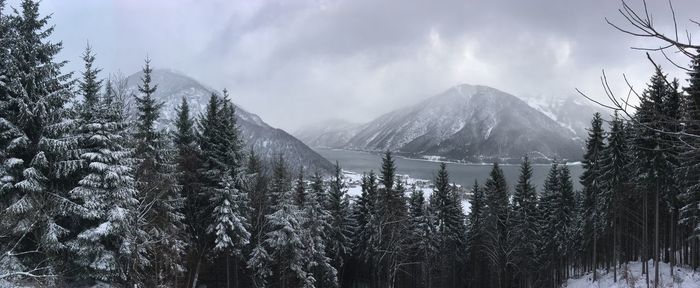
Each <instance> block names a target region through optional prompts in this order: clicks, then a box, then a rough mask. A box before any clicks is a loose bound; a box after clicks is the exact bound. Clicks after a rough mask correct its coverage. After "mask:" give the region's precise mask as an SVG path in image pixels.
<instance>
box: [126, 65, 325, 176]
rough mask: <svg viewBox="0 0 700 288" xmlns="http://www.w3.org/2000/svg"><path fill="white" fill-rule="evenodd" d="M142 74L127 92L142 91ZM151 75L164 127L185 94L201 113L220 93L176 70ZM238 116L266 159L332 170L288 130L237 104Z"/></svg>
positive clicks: (171, 120)
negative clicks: (210, 98)
mask: <svg viewBox="0 0 700 288" xmlns="http://www.w3.org/2000/svg"><path fill="white" fill-rule="evenodd" d="M142 75H143V73H142V72H138V73H135V74H133V75H130V76H129V77H127V87H126V91H127V93H133V94H134V95H137V94H138V88H137V85H138V84H140V83H141V77H142ZM151 76H152V80H153V83H154V84H157V85H158V89H157V90H156V93H155V97H156V99H157V100H158V101H159V102H163V104H164V105H163V108H162V109H161V118H160V119H159V125H162V126H164V127H172V125H173V123H174V121H175V119H176V112H175V107H177V106H178V105H179V104H180V102H181V101H182V98H183V97H184V98H185V99H187V102H188V103H189V105H190V110H191V112H192V115H193V116H197V115H200V113H203V112H204V111H205V109H206V105H207V103H208V101H209V97H210V96H211V95H212V93H219V92H218V91H215V90H214V89H211V88H209V87H206V86H204V85H203V84H201V83H199V82H197V81H196V80H194V79H192V78H190V77H188V76H186V75H184V74H181V73H178V72H175V71H171V70H165V69H157V70H154V71H153V73H152V75H151ZM233 96H234V97H235V95H233ZM234 105H235V104H234ZM236 116H237V117H238V119H237V120H238V126H239V127H240V130H241V132H242V134H243V138H244V139H245V141H246V144H247V145H248V147H249V148H252V149H253V150H254V151H255V153H256V154H258V155H260V156H261V157H262V158H263V159H264V160H267V161H270V160H271V159H272V158H273V157H276V155H279V154H280V153H282V154H284V156H285V159H286V161H287V162H288V164H289V165H290V167H291V168H293V169H296V168H298V167H300V166H304V167H305V168H306V169H307V170H311V171H314V170H318V171H320V172H329V171H332V169H333V165H332V164H331V163H330V162H329V161H328V160H326V159H325V158H323V156H321V155H319V154H318V153H316V152H315V151H313V150H312V149H311V148H309V147H308V146H306V145H305V144H304V143H303V142H301V141H299V140H298V139H296V138H295V137H294V136H292V135H289V134H288V133H287V132H285V131H284V130H281V129H277V128H274V127H272V126H270V125H268V124H267V123H265V122H264V121H263V120H262V119H261V118H260V116H258V115H255V114H253V113H250V112H248V111H246V110H245V109H242V108H241V107H239V106H237V107H236Z"/></svg>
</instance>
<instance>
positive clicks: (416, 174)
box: [314, 148, 583, 191]
mask: <svg viewBox="0 0 700 288" xmlns="http://www.w3.org/2000/svg"><path fill="white" fill-rule="evenodd" d="M314 150H316V152H318V153H319V154H321V156H323V157H325V158H326V159H328V160H329V161H331V162H333V163H335V161H338V162H339V163H340V167H341V168H342V169H344V170H349V171H353V172H358V173H362V172H369V171H370V170H374V171H375V172H378V171H379V170H380V168H381V165H382V155H381V154H378V153H370V152H362V151H351V150H341V149H326V148H314ZM394 162H395V164H396V168H397V170H398V173H399V174H406V175H409V176H410V177H412V178H417V179H425V180H433V179H434V178H435V176H434V175H435V172H436V171H437V169H438V166H439V165H440V164H439V162H433V161H427V160H418V159H408V158H402V157H399V156H396V157H395V160H394ZM500 166H501V169H503V173H504V174H505V176H506V181H508V186H509V188H510V189H512V188H513V186H514V185H515V183H517V181H518V175H519V174H520V166H519V165H506V164H501V165H500ZM532 166H533V169H532V170H533V171H532V178H533V179H532V183H533V184H534V185H535V186H537V189H538V191H541V189H542V187H543V185H544V180H545V178H546V177H547V173H548V172H549V169H550V168H551V165H547V164H533V165H532ZM491 168H492V165H490V164H464V163H447V171H448V172H449V174H450V181H451V182H454V183H457V184H460V185H462V186H463V187H471V186H472V185H473V184H474V180H478V181H479V183H480V184H481V185H483V184H484V182H486V179H487V178H488V176H489V172H491ZM569 170H571V177H572V180H573V182H574V187H575V188H576V189H580V188H581V185H580V184H579V181H578V180H579V177H580V176H581V173H582V172H583V168H582V167H581V165H580V164H570V165H569Z"/></svg>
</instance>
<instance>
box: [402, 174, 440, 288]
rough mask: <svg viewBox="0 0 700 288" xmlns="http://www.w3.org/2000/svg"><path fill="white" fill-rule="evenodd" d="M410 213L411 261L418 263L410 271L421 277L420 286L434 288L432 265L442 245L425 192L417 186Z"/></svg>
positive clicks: (413, 192) (411, 199)
mask: <svg viewBox="0 0 700 288" xmlns="http://www.w3.org/2000/svg"><path fill="white" fill-rule="evenodd" d="M408 213H409V221H410V224H409V234H408V236H407V237H408V238H409V239H408V241H407V242H408V243H409V246H408V249H409V251H410V257H411V258H410V259H409V261H411V262H416V263H417V264H416V265H412V267H411V270H409V271H411V274H413V275H416V274H418V275H420V277H419V278H418V281H419V282H418V284H419V285H420V286H421V287H432V284H433V283H432V277H431V272H432V271H433V269H434V267H433V266H432V264H433V259H434V258H435V255H436V254H437V252H438V248H439V247H440V246H439V245H440V243H439V242H438V239H437V237H436V235H437V230H436V229H435V225H434V223H435V220H434V218H433V217H432V215H431V213H430V210H429V209H428V205H426V203H425V196H424V195H423V191H421V190H419V189H417V188H416V186H415V185H413V187H412V189H411V196H410V198H409V202H408ZM413 271H417V272H413Z"/></svg>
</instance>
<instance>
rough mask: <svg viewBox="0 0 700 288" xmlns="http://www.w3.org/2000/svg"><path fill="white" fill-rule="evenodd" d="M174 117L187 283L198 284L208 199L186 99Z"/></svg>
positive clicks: (205, 246) (174, 139)
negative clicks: (204, 194)
mask: <svg viewBox="0 0 700 288" xmlns="http://www.w3.org/2000/svg"><path fill="white" fill-rule="evenodd" d="M176 112H177V119H176V121H175V131H173V135H172V139H173V144H174V146H175V149H176V150H177V154H176V156H175V157H176V159H175V162H176V164H177V182H178V185H180V187H181V189H180V194H181V197H182V198H183V201H184V204H183V206H182V214H183V215H184V216H185V218H184V227H185V232H186V234H187V243H188V247H187V248H188V249H187V251H188V252H187V254H188V255H187V273H188V274H187V283H189V284H191V285H192V286H195V287H196V285H197V281H198V279H199V273H200V269H201V266H202V264H203V263H202V262H203V261H204V260H205V257H206V256H207V253H208V252H209V251H208V247H210V245H209V243H207V242H208V241H207V240H208V238H207V237H206V234H207V232H206V228H207V219H208V216H209V215H207V214H205V213H203V212H204V211H206V209H204V208H205V207H206V205H207V201H208V199H206V198H205V197H203V194H202V189H201V188H202V183H201V180H200V178H201V175H200V173H199V172H200V171H199V170H200V169H201V158H200V157H201V155H200V151H199V147H198V145H197V136H196V131H195V127H194V126H195V121H194V119H193V118H192V116H191V115H190V108H189V104H188V103H187V99H185V98H184V97H183V98H182V102H181V103H180V105H179V106H178V107H177V108H176Z"/></svg>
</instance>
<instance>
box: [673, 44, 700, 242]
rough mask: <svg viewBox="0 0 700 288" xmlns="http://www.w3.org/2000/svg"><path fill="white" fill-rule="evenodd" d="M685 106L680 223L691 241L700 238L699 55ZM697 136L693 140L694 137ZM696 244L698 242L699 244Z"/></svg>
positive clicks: (692, 73)
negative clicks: (687, 228) (689, 233)
mask: <svg viewBox="0 0 700 288" xmlns="http://www.w3.org/2000/svg"><path fill="white" fill-rule="evenodd" d="M682 103H683V106H682V107H683V113H682V115H683V123H684V124H685V125H683V132H684V133H687V134H689V135H691V136H686V137H682V139H683V140H684V141H685V142H686V143H688V146H690V147H686V148H685V149H683V151H682V152H681V154H680V160H681V165H680V167H679V169H678V172H679V174H680V175H679V176H680V177H679V178H680V179H681V184H682V192H681V194H680V195H679V198H680V199H682V201H683V203H684V205H683V206H682V208H681V209H680V223H682V224H684V225H687V226H688V227H690V231H691V234H692V237H694V239H698V238H699V237H698V236H700V229H699V228H700V179H698V178H697V177H696V176H695V175H700V149H697V147H700V138H699V137H697V135H700V55H698V56H695V58H694V59H692V61H691V65H690V71H689V72H688V86H687V87H686V88H685V96H684V101H682ZM693 135H694V136H693ZM696 241H697V240H696Z"/></svg>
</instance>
